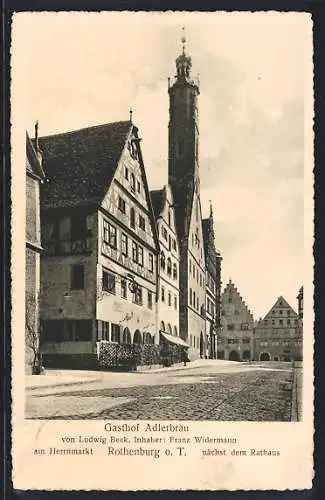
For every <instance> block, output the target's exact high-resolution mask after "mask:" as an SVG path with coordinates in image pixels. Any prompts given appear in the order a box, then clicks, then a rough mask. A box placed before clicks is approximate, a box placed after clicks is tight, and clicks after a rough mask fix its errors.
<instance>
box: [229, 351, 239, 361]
mask: <svg viewBox="0 0 325 500" xmlns="http://www.w3.org/2000/svg"><path fill="white" fill-rule="evenodd" d="M229 361H240V357H239V354H238V352H237V351H230V353H229Z"/></svg>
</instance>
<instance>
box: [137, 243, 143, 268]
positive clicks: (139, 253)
mask: <svg viewBox="0 0 325 500" xmlns="http://www.w3.org/2000/svg"><path fill="white" fill-rule="evenodd" d="M138 264H139V266H142V267H143V248H142V247H141V246H140V245H139V246H138Z"/></svg>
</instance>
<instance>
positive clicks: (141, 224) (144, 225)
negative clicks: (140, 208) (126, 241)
mask: <svg viewBox="0 0 325 500" xmlns="http://www.w3.org/2000/svg"><path fill="white" fill-rule="evenodd" d="M139 227H140V229H142V231H145V230H146V221H145V219H144V218H143V217H142V215H139Z"/></svg>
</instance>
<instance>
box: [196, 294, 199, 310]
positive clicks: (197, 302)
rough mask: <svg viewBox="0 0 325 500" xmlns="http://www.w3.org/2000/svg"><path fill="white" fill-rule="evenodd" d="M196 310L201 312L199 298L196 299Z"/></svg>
mask: <svg viewBox="0 0 325 500" xmlns="http://www.w3.org/2000/svg"><path fill="white" fill-rule="evenodd" d="M196 309H197V310H199V297H196Z"/></svg>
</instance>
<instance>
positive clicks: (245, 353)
mask: <svg viewBox="0 0 325 500" xmlns="http://www.w3.org/2000/svg"><path fill="white" fill-rule="evenodd" d="M243 359H247V360H248V359H251V352H250V351H249V350H248V349H247V350H245V351H243Z"/></svg>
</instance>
